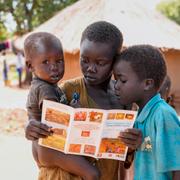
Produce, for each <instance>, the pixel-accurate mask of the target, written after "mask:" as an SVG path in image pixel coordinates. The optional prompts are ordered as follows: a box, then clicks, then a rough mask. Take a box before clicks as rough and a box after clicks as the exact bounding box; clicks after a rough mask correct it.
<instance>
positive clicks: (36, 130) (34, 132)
mask: <svg viewBox="0 0 180 180" xmlns="http://www.w3.org/2000/svg"><path fill="white" fill-rule="evenodd" d="M51 133H52V132H51V127H48V126H47V125H46V124H43V123H41V122H40V121H38V120H35V119H30V120H29V121H28V122H27V124H26V127H25V136H26V138H27V139H28V140H31V141H34V140H37V139H39V138H45V137H47V136H49V135H51Z"/></svg>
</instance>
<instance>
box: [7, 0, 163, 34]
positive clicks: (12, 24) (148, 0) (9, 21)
mask: <svg viewBox="0 0 180 180" xmlns="http://www.w3.org/2000/svg"><path fill="white" fill-rule="evenodd" d="M161 1H163V0H146V1H144V2H145V3H148V4H149V6H151V7H152V8H154V7H155V6H156V5H157V4H158V3H159V2H161ZM5 25H6V27H7V29H8V31H9V32H13V31H14V30H15V29H16V23H15V22H14V20H13V17H12V15H11V14H10V13H9V14H8V15H7V17H6V24H5Z"/></svg>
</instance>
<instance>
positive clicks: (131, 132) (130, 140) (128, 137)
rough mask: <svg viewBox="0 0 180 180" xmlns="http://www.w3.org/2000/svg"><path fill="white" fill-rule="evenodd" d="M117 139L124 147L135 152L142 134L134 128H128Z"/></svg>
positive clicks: (140, 141)
mask: <svg viewBox="0 0 180 180" xmlns="http://www.w3.org/2000/svg"><path fill="white" fill-rule="evenodd" d="M119 138H120V140H121V141H122V142H123V143H124V144H125V145H126V146H128V147H129V148H131V149H134V150H135V149H137V148H139V146H140V145H141V143H142V132H141V130H139V129H136V128H129V129H126V130H125V131H122V132H120V135H119Z"/></svg>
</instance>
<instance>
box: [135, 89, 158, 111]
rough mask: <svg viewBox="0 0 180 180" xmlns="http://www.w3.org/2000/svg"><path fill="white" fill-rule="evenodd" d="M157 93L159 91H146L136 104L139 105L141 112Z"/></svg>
mask: <svg viewBox="0 0 180 180" xmlns="http://www.w3.org/2000/svg"><path fill="white" fill-rule="evenodd" d="M156 94H157V91H153V92H149V93H146V94H145V95H144V97H143V99H141V100H140V101H139V102H136V104H137V105H138V106H139V112H141V111H142V109H143V108H144V106H145V105H146V104H147V103H148V102H149V101H150V100H151V99H152V98H153V97H154V96H155V95H156Z"/></svg>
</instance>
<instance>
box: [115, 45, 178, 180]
mask: <svg viewBox="0 0 180 180" xmlns="http://www.w3.org/2000/svg"><path fill="white" fill-rule="evenodd" d="M114 75H115V79H116V84H115V91H116V95H117V96H118V97H119V101H120V103H121V104H124V105H126V104H130V103H133V102H135V103H136V104H137V105H138V106H139V113H138V117H137V119H136V122H135V128H138V129H140V130H141V131H142V133H143V139H144V141H143V143H142V145H141V147H140V148H139V149H138V150H137V152H136V154H135V175H134V179H135V180H169V179H173V180H177V179H178V180H179V179H180V156H179V152H180V121H179V120H178V116H177V114H176V112H175V110H174V109H173V108H172V107H171V106H169V105H168V104H167V103H166V102H165V101H164V100H163V99H162V98H161V96H160V94H159V93H158V91H159V88H160V86H161V84H162V82H163V80H164V78H165V76H166V65H165V61H164V57H163V55H162V54H161V53H160V51H159V50H158V49H156V48H155V47H153V46H150V45H135V46H132V47H129V48H128V49H125V50H124V51H122V53H121V54H120V55H119V56H118V57H117V59H116V62H115V64H114ZM125 134H126V132H122V133H121V134H120V138H121V137H124V136H125ZM122 141H123V142H124V143H125V144H126V142H125V140H124V139H123V138H122Z"/></svg>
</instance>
